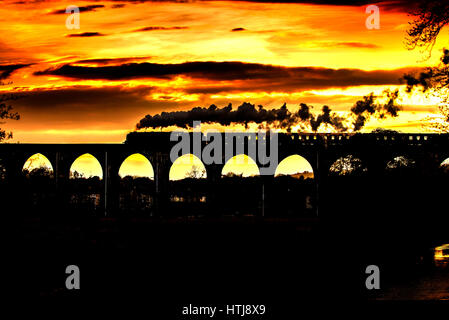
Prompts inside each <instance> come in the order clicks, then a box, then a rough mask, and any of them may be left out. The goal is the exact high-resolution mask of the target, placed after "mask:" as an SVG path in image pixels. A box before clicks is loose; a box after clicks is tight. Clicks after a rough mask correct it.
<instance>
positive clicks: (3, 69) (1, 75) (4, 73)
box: [0, 64, 30, 79]
mask: <svg viewBox="0 0 449 320" xmlns="http://www.w3.org/2000/svg"><path fill="white" fill-rule="evenodd" d="M29 65H30V64H8V65H0V79H6V78H8V77H9V76H10V75H11V74H12V73H13V72H14V71H16V70H19V69H21V68H25V67H28V66H29Z"/></svg>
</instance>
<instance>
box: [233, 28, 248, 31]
mask: <svg viewBox="0 0 449 320" xmlns="http://www.w3.org/2000/svg"><path fill="white" fill-rule="evenodd" d="M245 30H246V29H245V28H234V29H232V30H231V31H232V32H236V31H245Z"/></svg>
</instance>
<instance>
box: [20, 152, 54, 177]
mask: <svg viewBox="0 0 449 320" xmlns="http://www.w3.org/2000/svg"><path fill="white" fill-rule="evenodd" d="M22 172H23V173H24V174H25V176H27V177H30V176H53V166H52V165H51V162H50V160H48V158H47V157H46V156H44V155H43V154H42V153H35V154H33V155H32V156H30V157H29V158H28V159H27V161H25V163H24V165H23V167H22Z"/></svg>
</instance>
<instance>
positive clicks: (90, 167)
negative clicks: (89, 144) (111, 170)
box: [70, 153, 103, 180]
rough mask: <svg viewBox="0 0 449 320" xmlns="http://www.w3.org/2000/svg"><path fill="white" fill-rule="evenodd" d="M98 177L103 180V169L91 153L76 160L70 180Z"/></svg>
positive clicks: (71, 168)
mask: <svg viewBox="0 0 449 320" xmlns="http://www.w3.org/2000/svg"><path fill="white" fill-rule="evenodd" d="M95 177H98V178H99V179H100V180H102V179H103V168H102V167H101V164H100V162H99V161H98V160H97V158H95V157H94V156H93V155H91V154H90V153H85V154H82V155H81V156H79V157H78V158H76V160H75V161H74V162H73V163H72V166H71V167H70V179H90V178H95Z"/></svg>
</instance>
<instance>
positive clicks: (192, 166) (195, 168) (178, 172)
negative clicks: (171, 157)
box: [169, 153, 207, 181]
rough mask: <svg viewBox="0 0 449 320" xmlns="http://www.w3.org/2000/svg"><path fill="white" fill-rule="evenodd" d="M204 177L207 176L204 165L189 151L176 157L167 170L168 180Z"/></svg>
mask: <svg viewBox="0 0 449 320" xmlns="http://www.w3.org/2000/svg"><path fill="white" fill-rule="evenodd" d="M205 178H207V172H206V167H205V166H204V164H203V162H202V161H201V160H200V159H199V158H198V157H197V156H195V155H193V154H191V153H189V154H184V155H182V156H180V157H179V158H178V159H176V160H175V162H173V164H172V166H171V168H170V172H169V180H170V181H178V180H184V179H205Z"/></svg>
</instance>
